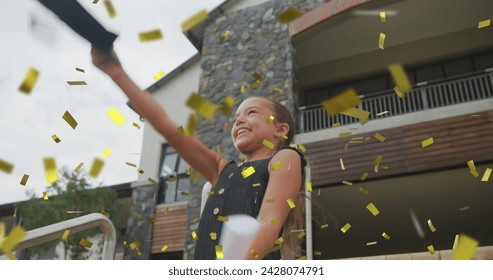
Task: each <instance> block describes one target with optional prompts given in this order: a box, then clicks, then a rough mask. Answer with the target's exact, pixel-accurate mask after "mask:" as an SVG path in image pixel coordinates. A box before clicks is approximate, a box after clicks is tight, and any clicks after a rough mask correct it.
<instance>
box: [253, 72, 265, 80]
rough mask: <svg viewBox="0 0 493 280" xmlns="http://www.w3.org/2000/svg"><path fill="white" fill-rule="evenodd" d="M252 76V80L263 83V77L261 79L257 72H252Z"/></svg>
mask: <svg viewBox="0 0 493 280" xmlns="http://www.w3.org/2000/svg"><path fill="white" fill-rule="evenodd" d="M252 76H253V78H254V79H255V80H257V81H260V82H263V81H264V78H263V77H262V76H261V75H260V74H259V73H257V72H254V73H253V74H252Z"/></svg>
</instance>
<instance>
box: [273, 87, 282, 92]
mask: <svg viewBox="0 0 493 280" xmlns="http://www.w3.org/2000/svg"><path fill="white" fill-rule="evenodd" d="M274 91H276V92H279V93H282V92H283V90H282V88H280V87H275V88H274Z"/></svg>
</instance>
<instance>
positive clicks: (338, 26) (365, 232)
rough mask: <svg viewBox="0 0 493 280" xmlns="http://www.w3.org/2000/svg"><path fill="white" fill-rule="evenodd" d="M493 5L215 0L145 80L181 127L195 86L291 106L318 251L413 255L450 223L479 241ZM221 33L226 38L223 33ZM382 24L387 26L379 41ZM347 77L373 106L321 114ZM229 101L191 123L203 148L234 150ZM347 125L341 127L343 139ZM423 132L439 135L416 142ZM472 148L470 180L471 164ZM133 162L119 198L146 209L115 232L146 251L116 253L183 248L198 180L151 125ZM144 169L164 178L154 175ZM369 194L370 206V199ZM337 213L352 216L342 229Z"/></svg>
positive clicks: (448, 231) (219, 98)
mask: <svg viewBox="0 0 493 280" xmlns="http://www.w3.org/2000/svg"><path fill="white" fill-rule="evenodd" d="M492 5H493V2H491V1H488V0H477V1H474V2H467V3H466V1H463V0H447V1H446V0H437V1H425V0H399V1H389V0H373V1H370V0H354V1H351V0H330V1H318V0H312V1H310V0H298V1H296V0H284V1H281V0H274V1H241V0H238V1H226V2H225V3H224V4H223V5H221V6H220V7H218V8H217V9H215V10H214V11H211V12H210V13H209V18H208V20H207V21H205V22H203V23H200V24H198V25H196V26H194V27H193V28H192V29H190V30H189V31H187V32H186V35H187V36H188V37H189V38H190V40H191V42H192V43H194V45H195V46H196V47H197V48H198V50H199V54H197V55H196V56H194V57H192V58H191V59H190V60H189V61H187V62H185V63H184V64H183V65H182V66H181V67H179V68H178V69H176V70H175V71H173V72H172V73H170V74H168V75H167V76H165V77H164V78H163V79H162V80H160V81H158V82H157V83H156V84H154V85H152V86H151V87H150V88H149V89H148V90H149V91H150V92H151V93H152V94H153V95H154V97H155V98H156V99H157V100H158V101H159V103H160V104H161V105H162V106H163V107H164V108H165V109H166V110H167V112H168V113H169V114H170V115H171V116H173V119H174V120H175V121H176V122H177V123H178V124H181V125H185V124H186V122H187V118H188V115H189V114H190V113H191V111H190V110H189V109H188V108H186V107H185V102H186V100H187V98H188V97H189V95H190V93H192V92H198V93H199V94H200V95H201V96H203V97H204V98H207V99H208V100H209V101H211V102H214V103H216V104H222V103H223V102H224V100H225V98H226V97H227V96H232V97H234V98H235V100H236V103H235V105H236V106H237V105H238V104H239V103H240V102H241V100H242V99H244V98H245V97H247V96H251V95H258V96H267V97H270V98H273V99H275V100H277V101H280V102H281V103H283V104H284V105H286V106H287V107H288V108H289V109H290V110H291V111H292V113H293V114H294V115H295V116H296V119H297V122H298V128H297V129H298V131H299V133H298V134H297V136H296V139H295V141H296V143H299V144H304V145H305V147H306V152H305V155H306V157H307V159H308V161H309V163H310V167H311V175H312V185H313V192H312V203H313V206H312V208H311V211H312V215H313V217H312V220H311V221H310V222H311V225H312V226H313V229H314V231H313V235H312V236H309V237H308V238H311V239H313V251H314V252H316V254H315V255H314V258H315V259H334V258H355V257H357V258H360V257H367V256H379V258H384V257H382V256H385V255H395V254H408V255H409V253H414V252H423V251H427V247H428V246H430V245H433V246H434V248H435V250H436V251H441V250H448V249H451V248H452V245H453V243H454V239H455V236H456V235H457V234H466V235H469V236H471V237H473V238H475V239H476V240H478V241H479V243H480V245H481V246H490V245H492V244H493V222H491V221H490V220H491V219H488V218H487V216H488V213H491V212H492V211H493V208H492V207H493V206H491V203H489V202H488V198H489V197H491V195H492V191H493V189H492V188H491V186H492V182H493V179H492V180H487V179H488V178H486V177H487V176H486V175H487V173H488V171H487V170H488V169H487V168H492V167H493V147H492V146H491V145H490V144H489V143H490V142H491V140H493V132H492V131H491V127H492V125H493V110H492V109H491V108H493V98H492V97H493V72H492V69H493V34H492V33H493V30H492V29H491V27H486V28H481V29H479V28H477V25H478V23H479V22H480V21H483V20H486V19H488V17H489V15H488V11H490V10H491V9H492V8H493V6H492ZM291 6H297V7H298V8H299V10H300V11H302V12H303V13H304V14H303V15H302V16H301V17H300V18H298V19H296V20H294V21H292V22H290V23H289V24H280V23H279V22H278V21H277V20H276V17H275V15H277V14H279V13H281V12H283V11H285V10H286V9H288V8H289V7H291ZM443 7H447V8H446V9H444V8H443ZM382 11H384V12H385V14H386V17H385V22H382V21H383V20H381V18H380V12H382ZM225 31H229V35H228V36H227V38H225V39H224V37H223V39H221V36H222V35H223V34H225V33H224V32H225ZM380 33H383V34H385V35H386V38H385V42H384V43H385V44H384V46H383V49H382V48H380V47H379V35H380ZM393 63H399V64H401V65H403V67H404V68H405V70H406V73H407V76H408V78H409V79H410V81H411V83H412V84H413V90H412V91H411V92H410V93H408V94H407V95H406V97H405V98H403V99H402V98H399V97H398V96H397V95H396V94H395V92H393V88H394V86H395V84H394V82H393V80H392V78H391V75H390V73H389V71H388V69H387V66H388V65H389V64H393ZM254 73H258V74H259V75H260V76H261V77H262V78H263V80H262V81H261V82H258V78H255V77H253V74H254ZM242 88H243V89H244V90H242ZM348 88H354V89H355V90H356V91H357V92H358V94H359V95H360V97H361V99H362V103H361V105H360V108H361V109H363V110H366V111H369V112H370V117H369V121H368V122H367V123H366V124H364V125H361V124H360V123H359V122H358V120H357V119H353V118H351V117H346V116H343V115H336V116H334V117H329V116H328V115H327V113H326V112H325V110H324V108H323V107H322V106H321V102H322V101H324V100H326V99H328V98H330V97H333V96H336V95H337V94H339V93H341V92H343V91H344V90H346V89H348ZM242 91H243V93H242ZM233 112H234V110H233ZM232 114H234V113H231V114H229V115H223V114H220V113H217V114H216V115H215V117H214V120H213V121H211V122H209V121H206V120H200V122H199V123H198V125H197V131H196V133H197V137H199V138H200V139H201V140H202V141H203V142H204V143H205V144H206V145H207V146H208V147H210V148H211V149H215V150H216V151H218V152H219V153H221V154H222V155H223V156H224V157H225V158H230V159H234V160H238V159H241V155H239V154H237V152H236V151H235V150H234V148H233V146H232V144H231V140H230V135H229V130H230V127H229V124H230V122H231V117H232ZM344 133H345V135H349V133H351V134H350V136H349V137H340V135H341V134H343V135H344ZM377 133H378V134H377ZM430 138H433V140H434V143H433V144H432V145H430V146H427V147H424V148H423V147H422V141H424V140H427V139H430ZM377 158H380V159H379V160H378V163H377V164H375V160H376V159H377ZM470 160H473V161H474V163H475V168H476V169H475V170H476V171H477V173H478V174H479V175H478V176H477V177H474V176H473V175H471V173H470V169H469V167H468V164H467V162H469V161H470ZM140 167H141V168H142V169H143V170H145V174H142V175H140V177H139V181H138V182H136V183H134V184H133V185H132V187H133V195H132V199H133V207H131V209H130V211H131V212H132V211H135V212H137V213H139V214H140V215H141V218H139V217H138V215H130V217H129V220H128V226H127V232H126V234H127V240H128V242H133V241H135V240H139V241H140V244H141V246H140V252H141V254H140V256H139V255H138V254H136V252H135V250H132V248H127V249H126V252H125V258H126V259H191V258H193V248H194V240H193V239H192V237H191V232H192V231H193V230H196V229H197V226H198V220H199V215H200V200H201V197H200V196H201V188H202V185H203V184H204V183H205V181H204V180H203V179H201V178H198V179H194V180H192V178H190V176H191V174H190V173H189V172H187V168H188V167H189V166H188V164H187V163H186V162H184V161H182V160H181V159H180V157H179V156H178V155H177V154H176V153H175V152H174V150H173V149H172V147H170V146H168V145H167V144H166V143H165V140H164V139H162V137H161V136H160V135H159V134H157V133H156V131H154V130H153V129H152V128H151V127H150V126H146V127H145V131H144V140H143V148H142V153H141V163H140ZM473 173H474V172H473ZM363 174H367V175H365V176H363ZM148 177H154V178H159V182H158V184H157V185H154V184H152V183H150V182H149V181H148ZM192 177H193V176H192ZM482 179H483V180H482ZM370 203H373V204H374V205H375V206H376V207H377V209H378V210H379V211H380V213H379V214H378V215H376V216H374V215H372V214H371V213H370V212H369V211H368V210H367V209H365V208H366V206H367V205H368V204H370ZM142 217H145V218H147V217H154V218H155V221H153V222H150V221H148V220H147V219H142ZM428 220H430V221H432V224H433V225H435V228H436V231H434V232H432V231H431V230H430V229H431V227H430V226H429V224H428ZM346 224H350V225H351V228H350V229H349V230H347V231H346V232H345V233H343V232H342V231H341V230H340V229H341V228H342V227H343V226H344V225H346ZM384 232H385V233H386V235H387V236H388V237H389V238H388V239H387V238H384V237H382V234H383V233H384ZM165 245H166V246H167V249H166V250H164V252H163V251H162V249H163V246H165ZM444 252H445V251H444ZM428 255H429V253H427V255H426V256H428ZM409 256H410V255H409ZM409 258H411V257H409ZM418 258H425V256H422V257H418ZM480 258H487V257H480Z"/></svg>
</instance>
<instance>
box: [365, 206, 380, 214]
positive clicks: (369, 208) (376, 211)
mask: <svg viewBox="0 0 493 280" xmlns="http://www.w3.org/2000/svg"><path fill="white" fill-rule="evenodd" d="M366 209H368V211H370V213H372V214H373V216H376V215H378V213H380V211H378V209H377V207H376V206H375V205H374V204H373V203H370V204H368V205H366Z"/></svg>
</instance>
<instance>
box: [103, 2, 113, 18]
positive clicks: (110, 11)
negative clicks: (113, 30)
mask: <svg viewBox="0 0 493 280" xmlns="http://www.w3.org/2000/svg"><path fill="white" fill-rule="evenodd" d="M104 7H105V8H106V11H107V12H108V16H109V17H110V18H114V17H115V16H116V11H115V8H114V7H113V4H112V3H111V1H110V0H104Z"/></svg>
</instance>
